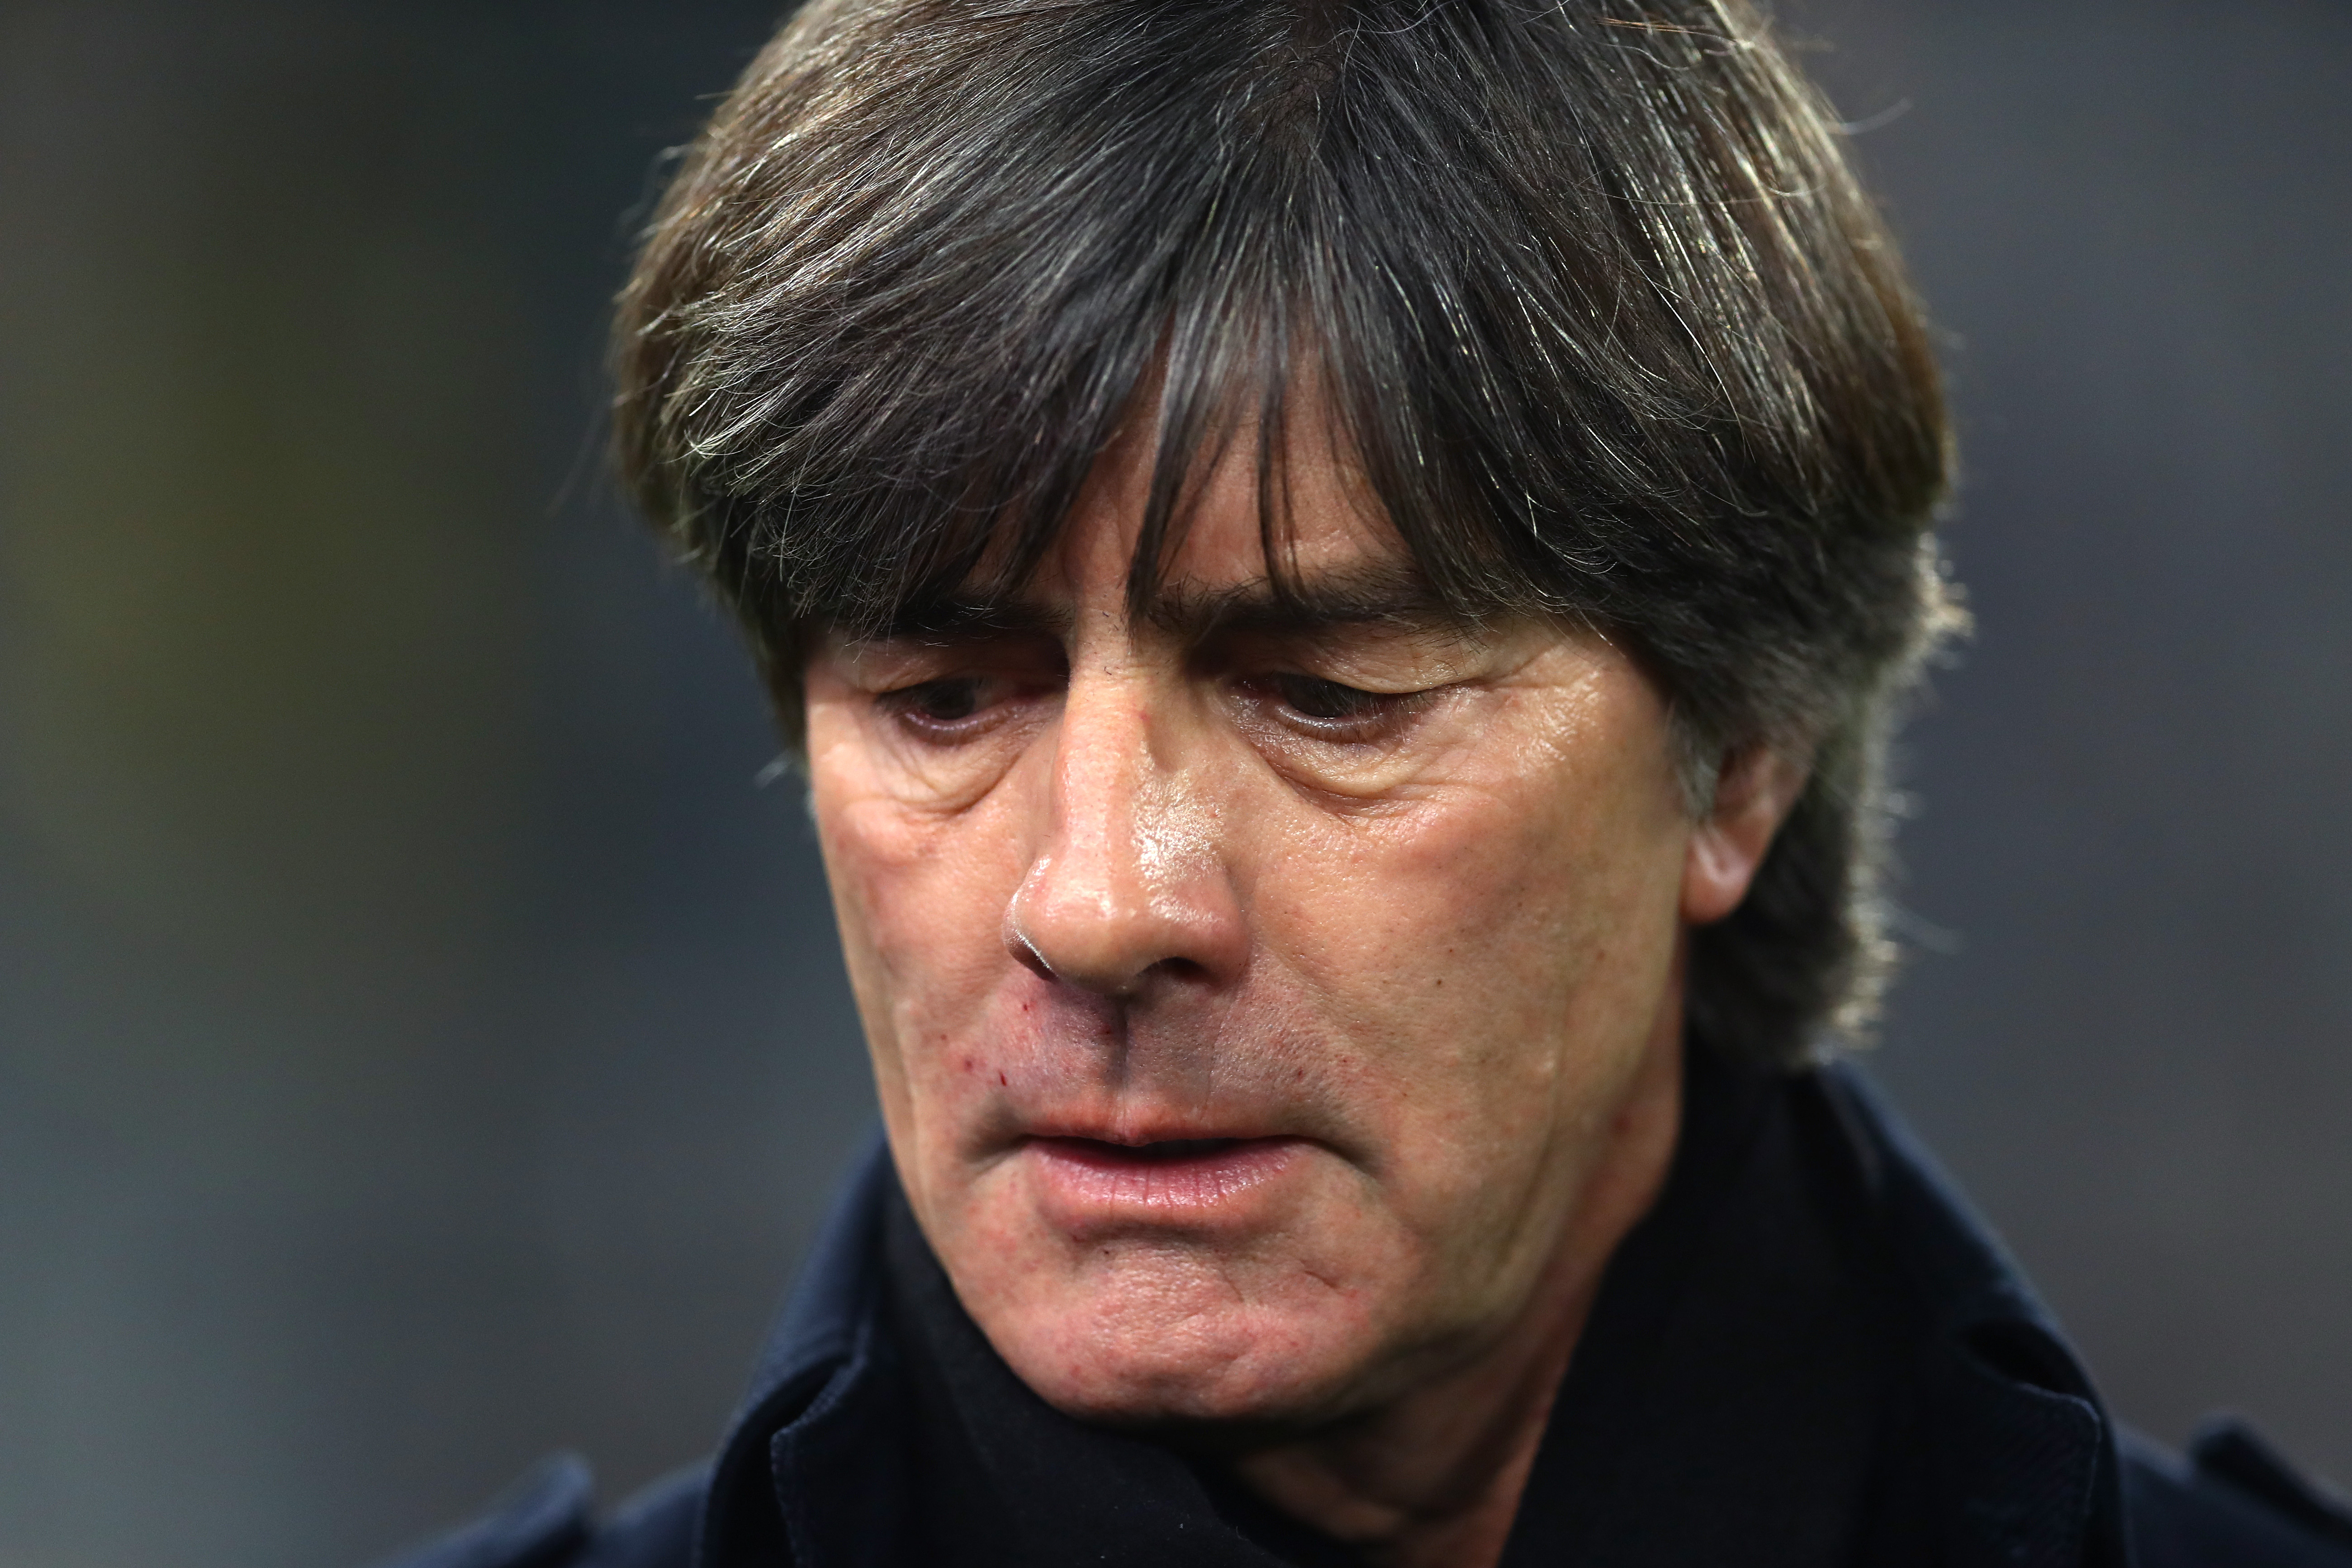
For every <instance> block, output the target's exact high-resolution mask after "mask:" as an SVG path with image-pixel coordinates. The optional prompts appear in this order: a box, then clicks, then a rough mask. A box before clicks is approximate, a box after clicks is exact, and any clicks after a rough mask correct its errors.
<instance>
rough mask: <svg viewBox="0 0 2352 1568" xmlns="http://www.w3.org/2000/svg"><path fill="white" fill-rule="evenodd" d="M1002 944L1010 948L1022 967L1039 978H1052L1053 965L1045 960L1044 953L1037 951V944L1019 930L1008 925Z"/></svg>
mask: <svg viewBox="0 0 2352 1568" xmlns="http://www.w3.org/2000/svg"><path fill="white" fill-rule="evenodd" d="M1004 945H1005V946H1006V947H1007V948H1008V949H1010V950H1011V952H1012V953H1013V958H1014V959H1015V960H1016V961H1017V962H1018V963H1020V965H1021V967H1022V968H1024V969H1025V970H1027V971H1029V973H1032V974H1034V975H1035V976H1037V978H1038V979H1040V980H1051V979H1053V978H1054V966H1053V965H1052V964H1050V963H1046V962H1045V954H1044V953H1042V952H1038V951H1037V944H1036V943H1035V942H1031V941H1030V940H1029V939H1028V938H1027V937H1026V936H1024V935H1023V934H1022V933H1021V932H1020V931H1018V930H1017V929H1013V928H1010V927H1008V928H1007V929H1006V931H1005V933H1004Z"/></svg>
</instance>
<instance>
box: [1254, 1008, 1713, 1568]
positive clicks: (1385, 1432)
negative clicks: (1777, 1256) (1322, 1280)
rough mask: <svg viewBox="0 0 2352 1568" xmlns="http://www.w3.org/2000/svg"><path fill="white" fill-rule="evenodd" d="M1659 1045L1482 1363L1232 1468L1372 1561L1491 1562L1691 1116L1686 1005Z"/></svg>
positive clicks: (1379, 1565) (1411, 1566) (1439, 1566)
mask: <svg viewBox="0 0 2352 1568" xmlns="http://www.w3.org/2000/svg"><path fill="white" fill-rule="evenodd" d="M1669 1011H1670V1012H1673V1013H1675V1015H1677V1016H1675V1017H1674V1018H1673V1019H1672V1020H1671V1027H1666V1026H1664V1023H1665V1021H1662V1027H1661V1029H1660V1031H1659V1037H1656V1038H1654V1039H1653V1040H1652V1041H1651V1042H1650V1045H1649V1047H1648V1048H1647V1051H1646V1054H1645V1056H1644V1058H1643V1064H1642V1066H1641V1068H1639V1070H1638V1071H1637V1073H1636V1076H1635V1079H1634V1081H1633V1086H1632V1088H1631V1089H1630V1090H1629V1092H1628V1094H1627V1097H1626V1100H1625V1101H1624V1103H1623V1104H1622V1105H1621V1106H1620V1107H1619V1109H1618V1110H1617V1113H1616V1114H1615V1116H1613V1117H1612V1119H1611V1121H1610V1125H1609V1130H1608V1132H1607V1134H1606V1143H1605V1146H1604V1147H1603V1149H1602V1150H1601V1153H1600V1156H1599V1158H1598V1159H1597V1160H1596V1161H1595V1163H1594V1164H1593V1165H1592V1166H1591V1168H1590V1173H1589V1174H1588V1175H1587V1177H1586V1180H1585V1184H1584V1190H1583V1193H1582V1194H1581V1195H1580V1201H1579V1203H1578V1205H1577V1206H1576V1208H1575V1209H1574V1211H1573V1212H1572V1213H1571V1215H1570V1220H1569V1223H1568V1224H1567V1225H1566V1226H1564V1227H1563V1230H1562V1234H1561V1237H1560V1240H1559V1245H1558V1246H1557V1247H1555V1249H1554V1251H1553V1254H1552V1256H1551V1258H1550V1260H1549V1263H1548V1265H1547V1267H1546V1268H1545V1271H1544V1273H1543V1275H1542V1276H1541V1278H1540V1280H1539V1282H1538V1288H1537V1289H1536V1290H1535V1292H1534V1293H1533V1295H1532V1297H1531V1298H1530V1300H1529V1302H1528V1307H1527V1309H1526V1310H1524V1311H1523V1312H1521V1314H1520V1315H1519V1316H1518V1317H1517V1319H1515V1320H1513V1321H1511V1323H1510V1324H1508V1325H1507V1327H1506V1328H1505V1329H1504V1331H1502V1332H1501V1334H1500V1335H1498V1336H1497V1337H1496V1339H1495V1340H1494V1341H1493V1342H1490V1343H1489V1344H1488V1345H1487V1346H1486V1348H1485V1349H1484V1350H1482V1351H1481V1352H1479V1353H1478V1354H1477V1355H1476V1356H1475V1357H1474V1358H1473V1359H1471V1360H1469V1361H1467V1362H1465V1363H1463V1364H1461V1365H1459V1366H1457V1367H1455V1368H1454V1369H1453V1370H1452V1371H1450V1372H1448V1373H1444V1374H1443V1375H1440V1376H1438V1377H1434V1378H1432V1379H1429V1380H1426V1381H1424V1382H1423V1383H1421V1384H1418V1385H1416V1386H1415V1387H1414V1388H1413V1389H1412V1390H1411V1391H1410V1392H1409V1393H1407V1394H1404V1395H1402V1397H1400V1398H1398V1399H1396V1400H1394V1401H1391V1403H1389V1404H1387V1405H1382V1406H1381V1407H1380V1408H1379V1409H1377V1410H1374V1411H1371V1412H1370V1413H1367V1414H1365V1415H1359V1416H1355V1417H1351V1418H1350V1419H1349V1420H1347V1421H1345V1422H1342V1423H1339V1424H1338V1425H1336V1426H1330V1427H1325V1428H1321V1429H1318V1431H1316V1432H1314V1433H1312V1434H1310V1435H1307V1436H1302V1437H1298V1438H1296V1439H1292V1440H1287V1441H1284V1442H1279V1443H1276V1444H1273V1445H1271V1446H1268V1447H1260V1448H1255V1449H1253V1450H1251V1451H1250V1452H1249V1453H1247V1454H1246V1455H1244V1456H1243V1457H1241V1458H1236V1459H1235V1460H1234V1461H1233V1462H1232V1468H1233V1470H1234V1474H1235V1475H1236V1476H1237V1477H1238V1478H1239V1479H1240V1480H1241V1481H1242V1482H1243V1484H1244V1485H1245V1486H1247V1487H1249V1488H1250V1489H1252V1490H1254V1491H1255V1492H1256V1493H1257V1494H1258V1495H1259V1496H1260V1497H1262V1498H1264V1499H1265V1500H1266V1501H1267V1502H1269V1503H1271V1504H1273V1505H1274V1506H1275V1507H1276V1508H1277V1509H1280V1510H1283V1511H1284V1512H1285V1513H1287V1514H1289V1515H1290V1516H1291V1517H1292V1518H1294V1519H1297V1520H1301V1521H1305V1522H1306V1523H1307V1524H1311V1525H1313V1526H1315V1527H1316V1528H1317V1529H1318V1530H1320V1531H1323V1532H1324V1533H1326V1534H1328V1535H1330V1536H1333V1537H1335V1538H1337V1539H1339V1540H1340V1541H1343V1542H1348V1543H1349V1545H1351V1546H1353V1547H1354V1548H1356V1550H1357V1551H1358V1552H1360V1553H1361V1554H1362V1556H1363V1557H1364V1559H1365V1560H1366V1561H1367V1562H1368V1563H1372V1564H1373V1565H1374V1568H1494V1565H1495V1564H1496V1563H1498V1562H1500V1561H1501V1558H1502V1554H1503V1546H1504V1542H1506V1541H1507V1539H1508V1538H1509V1535H1510V1531H1511V1522H1512V1521H1513V1520H1514V1519H1515V1518H1516V1517H1517V1513H1518V1508H1519V1498H1520V1494H1521V1493H1522V1492H1523V1491H1525V1489H1526V1488H1527V1481H1528V1472H1529V1471H1530V1470H1531V1469H1532V1468H1534V1465H1535V1458H1536V1449H1537V1447H1538V1446H1539V1445H1540V1444H1541V1442H1542V1440H1543V1434H1544V1427H1545V1424H1546V1422H1547V1421H1548V1420H1549V1417H1550V1415H1551V1405H1552V1400H1553V1397H1554V1396H1555V1394H1557V1393H1558V1392H1559V1384H1560V1379H1561V1378H1562V1376H1563V1375H1565V1373H1567V1371H1568V1363H1569V1358H1570V1355H1571V1354H1573V1352H1575V1349H1576V1342H1577V1341H1578V1339H1579V1338H1580V1336H1581V1334H1582V1332H1583V1329H1584V1322H1585V1319H1586V1317H1587V1315H1588V1314H1589V1313H1590V1312H1591V1307H1592V1301H1593V1298H1594V1297H1595V1296H1596V1295H1597V1294H1598V1293H1599V1291H1600V1287H1601V1271H1602V1270H1603V1268H1605V1267H1606V1266H1607V1264H1608V1261H1609V1258H1610V1257H1611V1255H1612V1254H1613V1253H1614V1252H1615V1251H1616V1249H1617V1244H1618V1243H1619V1242H1620V1241H1622V1240H1623V1239H1624V1237H1625V1234H1626V1233H1627V1232H1628V1231H1630V1230H1632V1229H1633V1226H1634V1225H1635V1224H1636V1223H1637V1222H1639V1221H1640V1219H1641V1217H1642V1216H1643V1215H1644V1214H1646V1213H1648V1212H1649V1209H1650V1206H1651V1205H1652V1204H1653V1203H1654V1202H1655V1201H1656V1199H1657V1195H1658V1193H1659V1190H1660V1189H1661V1188H1662V1187H1663V1186H1664V1182H1665V1176H1666V1170H1667V1167H1668V1165H1669V1164H1670V1163H1672V1161H1673V1157H1674V1150H1675V1137H1676V1134H1677V1132H1678V1131H1679V1130H1680V1127H1681V1122H1682V1088H1683V1081H1682V1079H1683V1074H1682V1048H1681V1038H1680V1037H1681V1026H1680V1025H1681V1020H1680V1017H1679V1012H1680V1009H1678V1008H1677V1009H1669Z"/></svg>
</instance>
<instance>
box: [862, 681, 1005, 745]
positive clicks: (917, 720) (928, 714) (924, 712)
mask: <svg viewBox="0 0 2352 1568" xmlns="http://www.w3.org/2000/svg"><path fill="white" fill-rule="evenodd" d="M1012 695H1013V689H1012V683H1011V682H1010V681H1006V680H1003V679H998V678H995V677H993V676H986V675H955V676H949V677H946V678H944V679H939V680H926V681H922V682H920V683H919V684H917V685H914V686H902V687H900V688H898V689H897V690H895V691H886V692H884V693H882V694H881V696H880V697H879V698H878V699H877V701H878V702H879V703H880V705H881V706H882V708H883V709H884V710H886V711H887V712H889V713H892V714H894V715H895V716H896V717H897V718H898V721H899V722H900V723H902V724H904V725H905V726H906V727H907V728H908V729H909V730H912V731H915V732H916V733H917V734H919V735H920V736H922V737H923V738H924V739H926V740H934V741H956V740H961V739H963V738H964V737H965V736H967V735H970V734H972V733H974V732H976V731H979V730H980V729H982V728H983V727H984V726H985V725H986V724H987V723H988V721H989V720H990V719H991V717H992V714H993V711H994V710H995V709H997V708H998V707H999V706H1001V705H1002V704H1003V702H1004V701H1005V700H1007V699H1008V698H1009V697H1011V696H1012Z"/></svg>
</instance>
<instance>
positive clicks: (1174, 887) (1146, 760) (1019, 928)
mask: <svg viewBox="0 0 2352 1568" xmlns="http://www.w3.org/2000/svg"><path fill="white" fill-rule="evenodd" d="M1177 705H1178V700H1177V698H1176V697H1175V696H1174V694H1171V692H1169V691H1168V690H1166V689H1164V687H1163V686H1162V685H1161V684H1160V683H1159V682H1156V681H1154V680H1153V679H1151V677H1150V672H1149V671H1147V670H1144V669H1141V668H1134V667H1131V666H1130V667H1126V668H1112V667H1097V668H1094V669H1092V670H1074V671H1073V674H1072V677H1071V680H1070V685H1069V688H1068V691H1067V694H1066V698H1065V700H1064V703H1063V710H1062V717H1061V722H1060V726H1059V733H1058V735H1057V736H1056V738H1055V751H1054V755H1053V759H1052V764H1051V765H1052V774H1051V777H1050V781H1049V784H1048V789H1047V795H1048V799H1047V802H1046V812H1045V815H1046V824H1045V834H1044V836H1043V840H1042V842H1041V843H1040V844H1039V845H1038V847H1037V851H1036V854H1035V857H1034V859H1033V860H1032V862H1031V864H1030V867H1029V870H1028V873H1027V876H1026V877H1025V879H1024V881H1023V882H1022V885H1021V888H1020V890H1019V892H1018V893H1017V894H1016V895H1015V897H1014V899H1013V907H1012V909H1011V910H1008V911H1007V912H1008V921H1007V924H1008V930H1007V931H1006V936H1007V939H1008V942H1011V944H1012V945H1013V949H1014V952H1016V954H1017V955H1019V956H1021V957H1022V958H1023V959H1024V962H1028V963H1032V965H1033V966H1034V967H1042V968H1044V969H1045V970H1046V971H1049V972H1050V973H1051V974H1052V975H1053V977H1055V978H1056V979H1060V980H1065V981H1068V982H1070V983H1073V984H1080V985H1084V986H1087V987H1088V988H1090V989H1094V990H1098V991H1103V992H1107V993H1110V994H1125V993H1127V992H1129V991H1130V990H1132V989H1133V988H1134V987H1135V986H1136V985H1137V984H1139V983H1140V982H1141V981H1142V979H1143V977H1144V976H1145V975H1146V974H1147V973H1150V971H1151V970H1152V969H1154V968H1155V967H1156V966H1160V965H1163V964H1168V963H1171V962H1173V963H1179V964H1190V965H1195V966H1201V967H1207V966H1210V965H1212V964H1213V963H1214V962H1215V961H1216V957H1217V953H1218V949H1219V947H1220V945H1221V944H1220V942H1219V936H1220V928H1221V927H1223V925H1225V924H1227V923H1229V921H1228V917H1229V915H1230V910H1226V909H1225V908H1224V907H1223V906H1224V905H1225V903H1226V901H1227V900H1224V899H1223V897H1222V896H1221V886H1220V885H1221V884H1222V882H1223V878H1222V876H1221V875H1220V872H1219V867H1218V854H1217V846H1216V843H1215V833H1214V828H1215V823H1216V819H1217V813H1216V811H1215V810H1214V806H1213V802H1211V801H1209V800H1208V799H1206V798H1205V796H1204V792H1203V788H1202V778H1201V770H1200V769H1199V767H1198V766H1197V761H1198V760H1197V759H1196V758H1194V757H1192V756H1191V755H1190V754H1189V752H1190V742H1189V736H1188V727H1187V726H1186V725H1185V724H1184V723H1183V721H1182V715H1181V712H1180V711H1178V710H1177Z"/></svg>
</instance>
